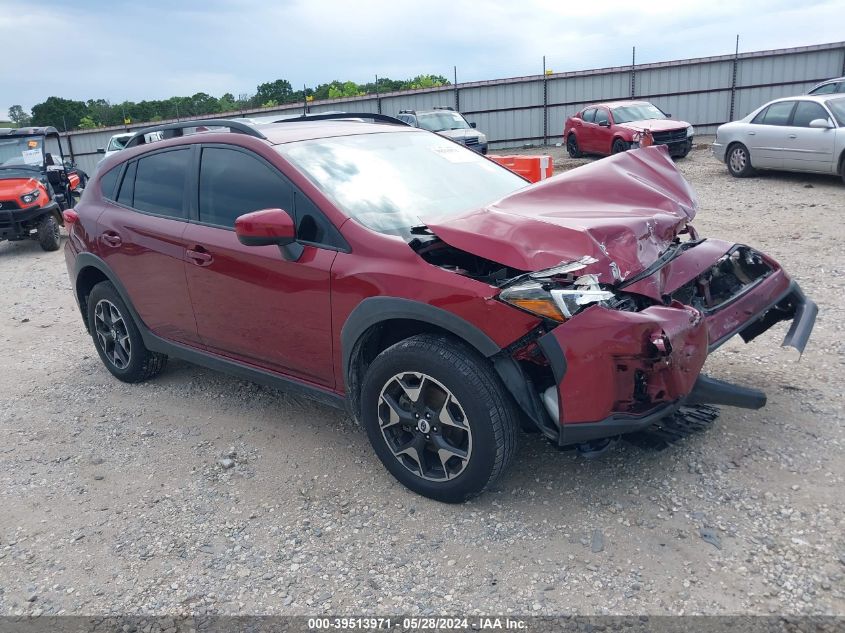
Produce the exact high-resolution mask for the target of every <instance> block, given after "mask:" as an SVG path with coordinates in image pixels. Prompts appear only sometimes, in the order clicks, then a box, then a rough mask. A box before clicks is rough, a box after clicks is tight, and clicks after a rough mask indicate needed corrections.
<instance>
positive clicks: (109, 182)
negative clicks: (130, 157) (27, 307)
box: [100, 167, 120, 200]
mask: <svg viewBox="0 0 845 633" xmlns="http://www.w3.org/2000/svg"><path fill="white" fill-rule="evenodd" d="M119 173H120V168H119V167H113V168H112V169H109V170H108V171H107V172H106V173H105V174H103V175H102V176H100V193H101V194H102V196H103V197H104V198H105V199H106V200H114V197H115V191H114V189H115V186H116V185H117V176H118V174H119Z"/></svg>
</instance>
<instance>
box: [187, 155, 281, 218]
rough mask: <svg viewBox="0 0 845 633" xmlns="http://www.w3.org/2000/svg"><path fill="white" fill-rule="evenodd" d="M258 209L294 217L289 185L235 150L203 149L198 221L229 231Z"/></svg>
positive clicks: (263, 164) (262, 163) (269, 169)
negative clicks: (278, 210)
mask: <svg viewBox="0 0 845 633" xmlns="http://www.w3.org/2000/svg"><path fill="white" fill-rule="evenodd" d="M261 209H283V210H285V211H287V212H288V213H293V191H292V188H291V185H290V184H289V183H288V182H287V180H285V179H284V178H283V177H282V176H281V175H280V174H279V173H278V172H277V171H276V170H275V169H274V168H272V167H270V166H269V165H267V164H266V163H264V162H263V161H261V160H260V159H258V158H256V157H254V156H250V155H249V154H246V153H244V152H242V151H239V150H236V149H225V148H220V147H205V148H203V150H202V159H201V162H200V187H199V220H200V222H203V223H205V224H214V225H216V226H223V227H227V228H232V227H234V226H235V219H236V218H237V217H238V216H241V215H244V214H245V213H252V212H253V211H260V210H261Z"/></svg>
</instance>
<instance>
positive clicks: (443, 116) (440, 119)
mask: <svg viewBox="0 0 845 633" xmlns="http://www.w3.org/2000/svg"><path fill="white" fill-rule="evenodd" d="M417 121H419V124H420V127H421V128H424V129H426V130H428V131H429V132H442V131H443V130H466V129H467V128H469V123H467V122H466V119H464V117H462V116H461V115H460V114H458V113H457V112H452V111H450V110H439V111H437V112H429V113H427V114H418V115H417Z"/></svg>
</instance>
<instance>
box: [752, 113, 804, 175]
mask: <svg viewBox="0 0 845 633" xmlns="http://www.w3.org/2000/svg"><path fill="white" fill-rule="evenodd" d="M794 108H795V101H778V102H776V103H773V104H771V105H770V106H768V107H767V108H765V109H764V110H762V111H761V112H759V113H758V114H757V116H756V117H754V119H753V120H752V121H751V123H750V124H748V128H747V129H746V131H745V138H744V140H743V142H744V143H745V145H746V146H747V147H748V149H749V151H750V152H751V164H752V165H753V166H754V167H764V168H767V169H780V168H781V167H783V154H784V151H785V150H786V140H787V132H786V126H787V125H788V124H789V121H790V119H791V118H792V110H793V109H794Z"/></svg>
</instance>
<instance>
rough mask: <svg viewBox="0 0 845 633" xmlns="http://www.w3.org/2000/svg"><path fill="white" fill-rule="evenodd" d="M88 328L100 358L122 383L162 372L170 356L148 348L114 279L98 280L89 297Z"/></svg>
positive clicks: (139, 379)
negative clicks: (110, 280)
mask: <svg viewBox="0 0 845 633" xmlns="http://www.w3.org/2000/svg"><path fill="white" fill-rule="evenodd" d="M87 310H88V327H89V330H90V331H91V338H93V339H94V347H96V348H97V353H98V354H99V355H100V360H101V361H103V365H105V366H106V369H108V370H109V371H110V372H111V373H112V375H113V376H114V377H115V378H117V379H119V380H122V381H123V382H130V383H132V382H143V381H145V380H149V379H150V378H152V377H153V376H156V375H158V374H160V373H161V371H162V370H163V369H164V367H165V365H167V356H165V355H164V354H158V353H156V352H151V351H149V350H148V349H147V348H146V347H145V346H144V340H143V339H142V338H141V333H140V332H139V331H138V326H137V325H136V324H135V321H133V320H132V315H131V314H130V312H129V310H128V309H127V308H126V304H125V303H123V299H121V298H120V294H119V293H118V292H117V290H116V289H115V287H114V286H113V285H112V284H111V282H108V281H103V282H100V283H98V284H97V285H96V286H94V288H93V289H92V290H91V293H90V294H89V295H88V299H87Z"/></svg>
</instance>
